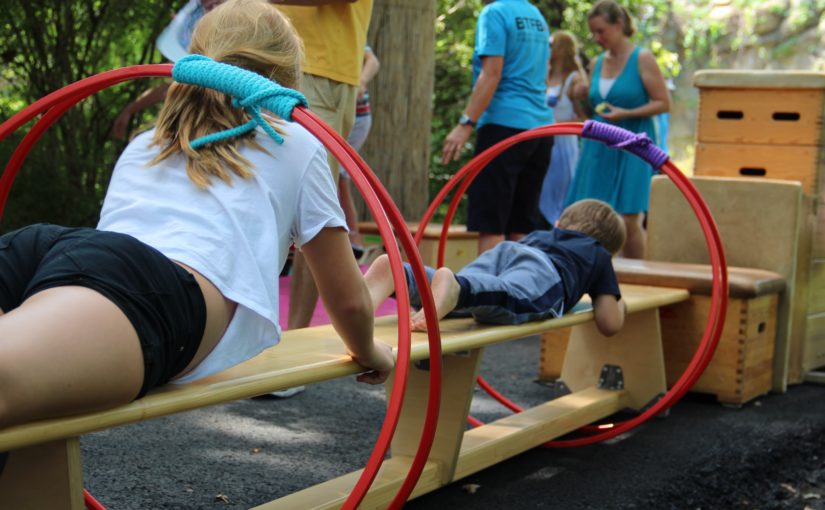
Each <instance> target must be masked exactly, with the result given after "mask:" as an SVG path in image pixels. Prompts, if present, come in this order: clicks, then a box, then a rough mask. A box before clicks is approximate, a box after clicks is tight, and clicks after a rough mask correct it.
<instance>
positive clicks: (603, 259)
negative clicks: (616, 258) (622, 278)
mask: <svg viewBox="0 0 825 510" xmlns="http://www.w3.org/2000/svg"><path fill="white" fill-rule="evenodd" d="M597 257H598V263H597V265H596V268H597V270H599V274H598V276H596V278H594V279H593V285H592V286H591V287H590V288H589V289H587V293H588V294H589V295H590V298H591V299H593V300H595V299H596V298H597V297H598V296H601V295H603V294H609V295H611V296H616V299H621V298H622V293H621V292H620V291H619V282H618V280H617V279H616V272H615V271H614V270H613V262H612V260H611V257H610V254H609V253H607V250H604V249H603V248H600V249H599V252H598V255H597Z"/></svg>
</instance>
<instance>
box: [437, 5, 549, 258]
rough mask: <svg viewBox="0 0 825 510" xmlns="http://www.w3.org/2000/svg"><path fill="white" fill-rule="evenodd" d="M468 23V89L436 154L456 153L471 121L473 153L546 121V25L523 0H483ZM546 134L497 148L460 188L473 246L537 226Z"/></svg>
mask: <svg viewBox="0 0 825 510" xmlns="http://www.w3.org/2000/svg"><path fill="white" fill-rule="evenodd" d="M484 3H485V4H486V5H485V7H484V9H483V10H482V11H481V15H480V16H479V18H478V23H477V25H476V36H475V49H474V52H473V91H472V93H471V95H470V100H469V102H468V104H467V107H466V108H465V109H464V114H463V115H462V116H461V118H460V119H459V121H458V125H457V126H456V127H455V128H453V130H452V131H451V132H450V134H449V135H448V136H447V138H446V139H445V141H444V150H443V153H442V157H441V161H442V163H443V164H447V163H448V162H450V161H452V160H457V159H458V158H459V156H460V154H461V149H462V147H463V146H464V144H465V143H466V142H467V140H468V139H469V138H470V134H471V133H472V131H473V129H474V128H478V134H477V136H476V148H475V153H476V154H479V153H481V152H483V151H484V150H485V149H487V148H489V147H491V146H493V145H495V144H496V143H498V142H500V141H501V140H504V139H505V138H509V137H511V136H513V135H516V134H518V133H520V132H522V131H525V130H527V129H532V128H535V127H539V126H542V125H546V124H551V123H552V122H553V112H552V110H551V109H550V107H549V106H547V105H546V104H545V102H544V93H545V79H546V76H547V65H548V59H549V56H550V55H549V51H550V46H549V37H550V29H549V28H548V26H547V22H546V21H545V20H544V17H543V16H542V14H541V12H540V11H539V10H538V9H537V8H536V7H535V6H533V5H532V4H530V3H529V2H528V1H527V0H485V2H484ZM551 148H552V139H549V138H548V139H537V140H530V141H527V142H522V143H520V144H518V145H515V146H513V147H511V148H510V149H508V150H507V151H505V152H504V153H502V154H500V155H499V156H498V157H496V159H494V160H493V161H492V162H490V164H489V165H488V166H487V168H485V169H484V171H482V172H481V173H480V174H479V175H478V177H477V178H476V179H475V180H474V181H473V183H472V185H471V186H470V188H469V190H468V196H469V204H468V209H467V228H468V230H471V231H477V232H479V253H481V252H484V251H486V250H488V249H490V248H492V247H493V246H495V245H496V244H498V243H499V242H501V241H502V240H504V239H505V238H506V239H510V240H518V239H520V238H521V237H523V236H524V235H525V234H527V233H529V232H532V231H533V230H536V229H537V228H540V227H541V226H542V220H541V215H540V213H539V209H538V199H539V194H540V192H541V185H542V181H543V180H544V175H545V173H546V171H547V165H548V163H549V160H550V150H551Z"/></svg>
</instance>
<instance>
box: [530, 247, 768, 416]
mask: <svg viewBox="0 0 825 510" xmlns="http://www.w3.org/2000/svg"><path fill="white" fill-rule="evenodd" d="M615 265H616V266H617V267H616V270H617V275H618V276H619V280H620V281H622V282H626V283H629V282H634V283H638V282H641V281H646V282H648V283H647V284H648V285H651V284H652V285H661V286H665V287H674V288H685V289H687V290H689V291H690V293H691V297H690V299H689V300H688V301H685V302H682V303H677V304H674V305H670V306H666V307H662V308H661V309H660V321H661V327H662V344H663V347H664V356H665V372H666V375H667V384H668V387H671V386H673V385H674V384H675V383H676V381H677V380H678V379H679V378H680V377H681V376H682V374H683V373H684V371H685V369H686V368H687V367H688V365H689V364H690V362H691V360H692V358H693V356H694V355H695V353H696V351H697V349H698V348H699V344H700V343H701V340H702V335H703V333H704V329H705V326H706V323H707V319H708V314H709V312H710V309H711V299H710V286H711V279H710V269H709V266H705V265H701V264H673V263H662V262H651V261H638V260H626V259H617V260H616V264H615ZM729 269H730V280H731V285H730V288H731V291H730V296H729V300H728V309H727V314H726V316H725V325H724V328H723V329H722V336H721V338H720V339H719V344H718V345H717V348H716V352H715V353H714V356H713V358H712V359H711V362H710V364H709V365H708V366H707V368H706V369H705V371H704V372H703V374H702V376H701V377H700V378H699V380H698V381H697V382H696V384H695V385H694V386H693V387H692V388H691V391H696V392H700V393H708V394H712V395H715V396H716V398H717V399H718V400H719V402H721V403H724V404H730V405H741V404H744V403H746V402H748V401H750V400H752V399H754V398H756V397H758V396H760V395H763V394H765V393H767V392H769V391H770V390H771V385H772V380H773V362H774V348H775V340H776V311H777V303H778V300H779V293H780V292H781V291H782V290H783V289H784V280H783V279H782V278H781V277H779V275H777V274H775V273H771V272H769V271H761V270H752V269H742V268H729ZM568 334H569V330H556V331H550V332H548V333H545V334H544V335H543V336H542V342H541V366H540V370H539V378H541V379H544V380H555V379H557V378H558V377H559V375H560V373H561V363H562V361H563V360H564V354H565V351H566V348H567V336H568Z"/></svg>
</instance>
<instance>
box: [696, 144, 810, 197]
mask: <svg viewBox="0 0 825 510" xmlns="http://www.w3.org/2000/svg"><path fill="white" fill-rule="evenodd" d="M820 151H821V149H820V148H819V147H818V146H816V145H811V146H793V145H748V144H741V143H739V144H736V143H707V142H699V143H697V144H696V158H695V163H694V169H693V173H694V175H711V176H717V177H753V178H765V179H780V180H788V181H799V182H801V183H802V188H803V190H804V191H805V192H806V193H810V194H815V193H816V191H817V184H818V182H817V180H818V172H819V163H818V162H819V161H820Z"/></svg>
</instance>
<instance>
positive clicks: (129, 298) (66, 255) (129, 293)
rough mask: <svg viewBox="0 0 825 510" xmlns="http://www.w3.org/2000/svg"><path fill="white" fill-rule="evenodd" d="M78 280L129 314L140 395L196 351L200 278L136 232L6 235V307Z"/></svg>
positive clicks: (33, 230) (1, 257)
mask: <svg viewBox="0 0 825 510" xmlns="http://www.w3.org/2000/svg"><path fill="white" fill-rule="evenodd" d="M68 285H77V286H81V287H87V288H89V289H92V290H95V291H97V292H99V293H100V294H103V295H104V296H106V297H107V298H108V299H109V300H111V301H112V302H113V303H114V304H115V305H117V306H118V308H120V309H121V310H122V311H123V313H124V314H126V316H127V317H128V318H129V321H130V322H131V323H132V326H133V327H134V328H135V330H136V331H137V334H138V338H139V339H140V345H141V348H142V350H143V364H144V378H143V386H142V387H141V389H140V393H139V394H138V397H142V396H143V395H145V394H146V392H147V391H149V390H150V389H152V388H154V387H156V386H160V385H161V384H164V383H166V382H168V381H169V380H170V379H171V378H172V377H174V376H175V375H177V374H178V373H180V372H181V371H182V370H183V369H184V368H185V367H186V366H187V365H188V364H189V362H190V361H192V358H193V357H194V356H195V353H196V352H197V350H198V347H199V346H200V342H201V339H202V338H203V333H204V328H205V326H206V302H205V301H204V298H203V294H202V292H201V289H200V286H199V285H198V282H197V281H196V280H195V277H194V276H192V274H190V273H189V272H188V271H186V270H185V269H184V268H182V267H180V266H179V265H177V264H175V263H174V262H172V261H171V260H169V259H168V258H167V257H166V256H164V255H163V254H162V253H160V252H159V251H157V250H155V249H154V248H152V247H151V246H148V245H146V244H144V243H142V242H140V241H138V240H137V239H135V238H134V237H131V236H128V235H125V234H118V233H115V232H104V231H99V230H95V229H92V228H66V227H60V226H57V225H46V224H38V225H31V226H29V227H25V228H22V229H19V230H15V231H13V232H9V233H8V234H5V235H3V236H2V237H0V309H2V310H3V311H4V312H9V311H11V310H13V309H15V308H17V307H18V306H20V304H21V303H23V302H24V301H25V300H26V299H27V298H29V297H30V296H32V295H34V294H36V293H37V292H39V291H42V290H46V289H49V288H52V287H61V286H68Z"/></svg>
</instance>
